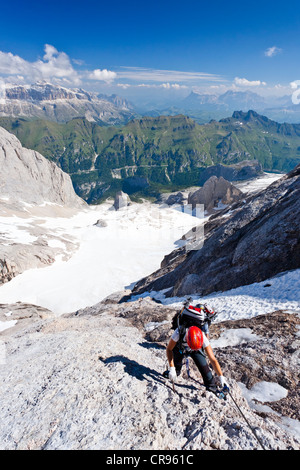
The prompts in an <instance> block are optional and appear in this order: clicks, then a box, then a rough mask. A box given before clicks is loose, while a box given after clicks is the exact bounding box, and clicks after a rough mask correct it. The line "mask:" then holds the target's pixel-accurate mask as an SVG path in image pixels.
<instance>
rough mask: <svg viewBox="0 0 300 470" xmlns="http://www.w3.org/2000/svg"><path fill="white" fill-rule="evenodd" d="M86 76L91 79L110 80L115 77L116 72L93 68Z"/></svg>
mask: <svg viewBox="0 0 300 470" xmlns="http://www.w3.org/2000/svg"><path fill="white" fill-rule="evenodd" d="M88 77H89V78H90V79H91V80H101V81H104V82H111V81H113V80H114V79H115V78H116V77H117V74H116V73H115V72H112V71H110V70H106V69H103V70H100V69H95V70H93V72H91V73H90V74H89V76H88Z"/></svg>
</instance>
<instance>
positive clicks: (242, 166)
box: [199, 160, 263, 185]
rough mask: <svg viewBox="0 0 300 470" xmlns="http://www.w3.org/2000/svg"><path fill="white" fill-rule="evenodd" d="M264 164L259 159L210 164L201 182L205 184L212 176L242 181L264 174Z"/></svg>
mask: <svg viewBox="0 0 300 470" xmlns="http://www.w3.org/2000/svg"><path fill="white" fill-rule="evenodd" d="M262 172H263V170H262V166H261V164H260V163H259V162H258V161H257V160H244V161H242V162H240V163H237V164H233V165H227V166H225V165H222V164H221V163H220V164H218V165H213V166H209V167H208V168H205V170H203V171H202V172H201V175H200V180H199V184H200V185H203V184H204V183H205V181H207V180H208V179H209V178H210V177H211V176H217V177H218V178H220V177H223V178H225V179H226V180H227V181H242V180H247V179H250V178H255V177H257V176H259V175H260V174H262Z"/></svg>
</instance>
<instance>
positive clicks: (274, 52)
mask: <svg viewBox="0 0 300 470" xmlns="http://www.w3.org/2000/svg"><path fill="white" fill-rule="evenodd" d="M281 51H282V49H280V48H279V47H276V46H273V47H269V48H268V49H266V50H265V56H266V57H273V56H274V55H277V54H279V53H280V52H281Z"/></svg>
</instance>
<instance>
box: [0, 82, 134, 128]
mask: <svg viewBox="0 0 300 470" xmlns="http://www.w3.org/2000/svg"><path fill="white" fill-rule="evenodd" d="M134 115H135V113H134V111H133V106H132V105H131V104H130V103H129V102H128V101H127V100H125V99H123V98H120V97H118V96H117V95H112V96H106V95H99V96H98V95H97V94H96V93H91V92H88V91H85V90H83V89H81V88H80V89H68V88H64V87H61V86H54V85H52V84H50V83H47V82H38V83H35V84H33V85H25V86H23V85H16V86H11V87H6V88H5V91H4V96H2V99H1V101H0V116H7V117H8V116H12V117H24V118H40V119H48V120H51V121H55V122H67V121H69V120H70V119H73V118H76V117H85V118H86V119H88V120H89V121H96V122H99V123H100V124H101V123H102V124H105V125H107V124H110V125H115V124H124V123H126V122H127V121H128V120H129V119H131V118H132V117H133V116H134Z"/></svg>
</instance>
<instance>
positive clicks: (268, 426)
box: [0, 293, 300, 450]
mask: <svg viewBox="0 0 300 470" xmlns="http://www.w3.org/2000/svg"><path fill="white" fill-rule="evenodd" d="M122 295H123V293H121V295H120V294H116V295H115V296H112V297H110V298H108V299H106V300H105V301H103V302H101V303H100V304H97V305H95V306H93V307H90V308H87V309H84V310H80V311H78V312H74V313H73V314H68V315H63V316H60V317H55V316H54V315H53V314H52V313H51V312H50V311H48V310H46V309H42V308H39V307H35V306H32V305H28V304H27V305H26V304H13V305H1V306H0V320H1V327H2V332H0V351H1V353H2V354H1V355H0V359H1V360H0V364H1V365H0V376H1V383H2V386H1V401H0V403H1V405H0V407H1V428H0V447H1V449H5V450H10V449H14V450H22V449H24V450H25V449H26V450H27V449H32V450H33V449H35V450H39V449H45V450H51V449H52V450H53V449H58V450H71V449H72V450H76V449H81V450H92V449H100V450H105V449H106V450H107V449H109V450H116V449H119V450H139V449H140V450H144V449H149V450H197V449H201V450H215V449H219V450H251V449H261V445H263V447H264V448H265V449H274V450H275V449H276V450H277V449H281V450H284V449H295V450H299V448H300V447H299V446H300V440H299V438H297V437H296V436H295V435H293V433H291V432H290V431H288V430H287V429H286V428H284V426H285V424H284V423H285V421H284V419H283V418H282V414H283V415H284V416H286V417H288V416H290V417H295V406H296V405H297V401H296V400H297V398H296V395H295V394H293V393H294V392H293V390H294V381H293V379H294V378H295V376H296V373H295V367H296V359H297V352H296V351H295V350H296V348H297V341H298V342H299V337H297V331H296V330H297V325H299V318H298V317H297V316H295V315H292V314H290V315H286V314H283V313H274V314H272V321H271V322H269V323H268V324H267V325H265V324H264V322H263V321H261V319H259V318H258V319H257V322H254V323H253V324H252V323H251V324H249V323H247V322H246V323H243V324H236V325H235V324H234V323H231V324H230V328H240V327H241V326H248V327H250V328H253V331H254V332H255V333H257V334H259V336H260V341H259V343H257V341H256V342H251V340H249V341H248V342H247V343H246V344H243V345H239V346H235V347H232V348H229V349H228V351H227V350H225V349H224V350H220V349H215V353H216V356H217V357H219V359H220V362H221V364H222V367H223V368H224V372H225V373H226V374H227V377H228V379H229V381H230V385H231V393H232V397H233V398H234V400H235V402H236V404H237V405H238V406H239V407H240V409H241V411H242V412H243V414H244V417H246V419H247V420H248V423H249V424H250V426H251V428H252V429H250V428H249V425H248V424H247V423H246V421H245V419H244V417H243V416H242V415H241V413H240V411H239V410H238V409H237V408H236V405H235V404H234V402H233V401H232V399H231V397H228V399H227V401H224V400H221V399H219V398H217V397H216V396H215V395H213V394H211V393H209V392H206V391H205V389H204V388H203V387H202V385H201V383H202V382H201V378H200V377H199V376H198V375H197V373H196V372H195V371H194V370H191V378H190V379H188V378H187V376H186V372H184V373H183V376H182V377H180V378H179V379H178V383H177V384H176V386H175V392H174V391H173V390H172V386H171V385H170V383H168V382H167V381H165V379H163V378H162V375H161V374H162V372H163V370H164V369H165V365H166V359H165V343H166V340H167V338H168V337H169V334H170V319H171V317H172V315H173V314H174V311H172V309H171V308H169V307H165V306H161V305H158V304H156V303H154V302H153V301H152V300H150V299H149V298H148V299H144V300H140V301H137V302H130V303H126V304H124V303H123V304H119V303H118V301H119V299H120V297H122ZM5 323H6V327H7V329H3V328H4V327H3V325H5ZM277 325H280V326H281V330H280V333H282V335H280V334H278V331H277V329H276V326H277ZM216 326H218V327H217V328H215V329H214V331H213V328H211V333H212V334H213V336H214V337H217V336H218V335H219V333H220V331H221V330H222V329H224V328H227V327H228V325H225V324H224V325H222V324H219V325H216ZM287 342H288V344H289V345H290V347H289V348H288V349H287V348H286V344H287ZM275 343H276V348H278V354H274V344H275ZM257 344H259V352H260V354H261V357H262V361H258V360H256V359H257V355H256V345H257ZM281 350H284V351H285V360H284V364H282V357H281V354H280V352H281ZM246 352H247V357H248V362H247V361H245V360H243V361H241V356H240V354H242V357H244V356H243V355H245V354H246ZM251 364H254V365H255V372H256V371H258V372H259V373H257V374H255V378H254V376H253V375H254V374H253V369H252V368H251ZM283 366H284V367H283ZM268 379H270V380H272V382H276V381H278V382H279V383H280V384H282V386H284V387H286V388H287V389H288V397H289V394H290V393H291V396H290V398H291V399H290V400H289V398H288V399H287V400H280V401H276V402H272V403H269V404H268V405H269V407H268V408H267V407H264V411H260V412H257V411H254V410H252V409H251V408H250V407H249V405H248V403H247V401H246V400H245V398H244V397H243V395H242V393H241V388H240V387H241V386H239V385H238V383H237V382H236V380H238V381H241V382H244V383H245V384H247V385H249V384H250V385H252V384H253V383H254V381H255V380H268ZM274 403H275V405H274ZM272 406H274V410H276V413H277V414H276V413H275V412H274V411H272V410H271V409H270V407H272ZM254 433H255V435H254ZM256 436H257V437H258V438H259V440H260V442H261V444H260V443H259V442H258V440H257V438H256Z"/></svg>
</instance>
